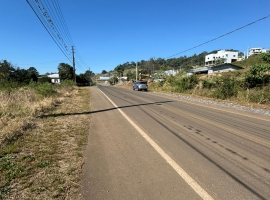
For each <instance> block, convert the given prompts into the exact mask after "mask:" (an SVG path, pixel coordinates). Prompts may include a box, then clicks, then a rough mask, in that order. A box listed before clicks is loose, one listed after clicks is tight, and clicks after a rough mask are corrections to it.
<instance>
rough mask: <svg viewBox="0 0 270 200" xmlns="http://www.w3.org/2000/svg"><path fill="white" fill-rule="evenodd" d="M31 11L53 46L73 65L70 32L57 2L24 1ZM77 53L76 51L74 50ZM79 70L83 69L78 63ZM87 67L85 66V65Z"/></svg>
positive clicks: (44, 0) (81, 59)
mask: <svg viewBox="0 0 270 200" xmlns="http://www.w3.org/2000/svg"><path fill="white" fill-rule="evenodd" d="M26 1H27V3H28V4H29V6H30V7H31V9H32V10H33V11H34V13H35V14H36V16H37V17H38V19H39V21H40V22H41V23H42V25H43V26H44V28H45V29H46V31H47V32H48V33H49V35H50V36H51V38H52V39H53V40H54V42H55V44H56V45H57V46H58V48H59V49H60V50H61V51H62V53H63V54H64V55H65V56H66V57H67V59H68V60H69V61H70V63H73V53H74V52H73V50H72V49H73V47H74V46H75V45H74V43H73V40H72V37H71V35H70V32H69V30H68V28H67V25H66V23H65V20H64V17H63V14H62V12H61V9H60V6H59V3H58V1H57V0H51V1H46V0H26ZM71 47H72V49H71ZM76 51H77V52H78V50H76ZM78 56H79V57H80V61H82V62H81V63H82V64H84V65H86V63H85V62H84V60H83V58H82V57H81V56H80V54H78ZM78 66H79V68H83V67H82V66H81V65H80V63H78ZM86 66H87V65H86Z"/></svg>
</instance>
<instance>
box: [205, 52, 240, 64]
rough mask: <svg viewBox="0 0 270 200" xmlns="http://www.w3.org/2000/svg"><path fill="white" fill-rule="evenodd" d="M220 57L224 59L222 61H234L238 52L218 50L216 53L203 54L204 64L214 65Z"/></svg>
mask: <svg viewBox="0 0 270 200" xmlns="http://www.w3.org/2000/svg"><path fill="white" fill-rule="evenodd" d="M220 59H224V62H223V63H232V62H235V61H237V59H238V52H237V51H226V50H220V51H218V52H217V53H212V54H209V55H207V56H205V66H209V65H215V64H216V63H217V61H218V60H220Z"/></svg>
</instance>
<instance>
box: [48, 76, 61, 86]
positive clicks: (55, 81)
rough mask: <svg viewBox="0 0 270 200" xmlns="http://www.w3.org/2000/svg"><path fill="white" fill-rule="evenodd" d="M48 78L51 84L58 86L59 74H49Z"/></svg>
mask: <svg viewBox="0 0 270 200" xmlns="http://www.w3.org/2000/svg"><path fill="white" fill-rule="evenodd" d="M48 77H49V78H51V82H52V83H55V84H60V77H59V74H50V75H48Z"/></svg>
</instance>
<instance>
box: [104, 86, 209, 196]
mask: <svg viewBox="0 0 270 200" xmlns="http://www.w3.org/2000/svg"><path fill="white" fill-rule="evenodd" d="M100 91H101V90H100ZM101 93H102V94H103V95H104V96H105V97H106V98H107V99H108V100H109V101H110V102H111V103H112V104H113V106H114V107H115V108H117V110H118V111H119V112H120V113H121V114H122V115H123V117H125V118H126V119H127V121H128V122H129V123H130V124H131V125H132V126H133V127H134V128H135V129H136V130H137V131H138V132H139V133H140V134H141V136H142V137H144V138H145V140H146V141H147V142H148V143H149V144H150V145H151V146H152V147H153V148H154V149H155V150H156V151H157V152H158V153H159V154H160V155H161V157H162V158H164V159H165V160H166V162H167V163H168V164H169V165H170V166H171V167H172V168H173V169H174V170H175V171H176V172H177V173H178V174H179V175H180V176H181V177H182V178H183V179H184V180H185V181H186V183H187V184H188V185H189V186H190V187H191V188H192V189H193V190H194V191H195V192H196V193H197V194H198V195H199V196H200V197H202V199H205V200H213V198H212V197H211V196H210V195H209V194H208V193H207V192H206V191H205V190H204V189H203V188H202V187H201V186H200V185H199V184H198V183H197V182H196V181H195V180H194V179H193V178H191V177H190V176H189V175H188V174H187V173H186V172H185V170H183V169H182V168H181V167H180V166H179V165H178V164H177V163H176V162H175V161H174V160H173V159H172V158H171V157H170V156H169V155H168V154H166V153H165V152H164V151H163V150H162V149H161V148H160V147H159V146H158V145H157V143H155V142H154V140H152V139H151V138H150V137H149V136H148V135H147V134H146V133H145V132H144V131H143V130H142V129H141V128H140V127H139V126H138V125H137V124H135V123H134V122H133V121H132V120H131V119H130V118H129V117H128V116H127V115H126V114H125V113H124V112H123V111H122V110H121V109H120V108H118V106H117V105H116V104H115V103H114V102H113V101H112V100H111V99H110V98H109V97H108V96H107V95H106V94H104V92H102V91H101Z"/></svg>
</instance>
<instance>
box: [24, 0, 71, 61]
mask: <svg viewBox="0 0 270 200" xmlns="http://www.w3.org/2000/svg"><path fill="white" fill-rule="evenodd" d="M26 1H27V3H28V4H29V6H30V7H31V8H32V10H33V11H34V13H35V14H36V16H37V17H38V19H39V21H40V22H41V23H42V25H43V26H44V28H45V29H46V31H47V32H48V33H49V35H50V36H51V38H52V39H53V40H54V42H55V44H56V45H57V46H58V47H59V49H60V50H61V51H62V53H63V54H64V55H65V56H66V57H67V58H68V60H70V62H71V59H70V58H69V57H68V56H67V54H66V53H65V52H64V50H63V47H62V48H61V44H59V42H57V40H56V39H55V37H54V33H51V32H50V31H49V27H51V28H52V29H54V30H55V28H54V24H53V21H52V20H51V18H50V16H48V13H47V11H46V9H45V8H44V6H43V5H42V3H39V1H38V0H35V2H36V3H38V4H36V6H37V7H38V9H39V10H40V12H41V13H42V14H43V16H44V17H46V18H48V19H47V22H48V23H49V24H50V26H49V27H47V26H46V25H45V22H44V21H42V18H41V17H40V16H39V15H38V13H37V12H36V10H35V9H34V7H33V6H32V5H31V3H30V2H29V0H26Z"/></svg>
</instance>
